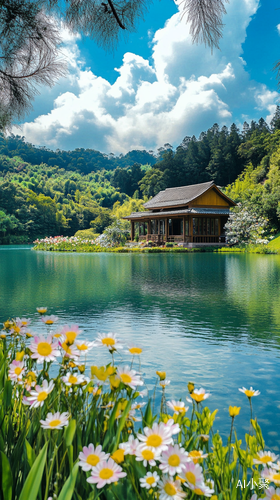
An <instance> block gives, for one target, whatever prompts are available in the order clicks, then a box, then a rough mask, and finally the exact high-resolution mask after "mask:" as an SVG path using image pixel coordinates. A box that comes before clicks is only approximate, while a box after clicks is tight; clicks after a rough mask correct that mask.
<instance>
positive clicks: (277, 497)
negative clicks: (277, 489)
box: [271, 493, 280, 500]
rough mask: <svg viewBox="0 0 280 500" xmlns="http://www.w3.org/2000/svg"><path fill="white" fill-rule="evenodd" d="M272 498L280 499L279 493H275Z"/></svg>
mask: <svg viewBox="0 0 280 500" xmlns="http://www.w3.org/2000/svg"><path fill="white" fill-rule="evenodd" d="M271 500H280V495H277V494H276V493H275V495H273V497H272V498H271Z"/></svg>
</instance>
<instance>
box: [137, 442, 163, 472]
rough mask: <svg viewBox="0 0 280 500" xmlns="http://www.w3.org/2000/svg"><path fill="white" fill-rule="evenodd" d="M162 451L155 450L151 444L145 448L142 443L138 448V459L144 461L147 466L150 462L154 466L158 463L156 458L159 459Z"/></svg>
mask: <svg viewBox="0 0 280 500" xmlns="http://www.w3.org/2000/svg"><path fill="white" fill-rule="evenodd" d="M160 453H161V451H160V450H155V449H154V448H151V447H150V446H149V447H147V446H146V447H145V448H143V446H141V445H140V446H138V448H137V449H136V454H135V456H136V461H137V462H143V465H144V467H147V465H148V464H149V465H151V467H153V466H155V465H156V460H159V456H160Z"/></svg>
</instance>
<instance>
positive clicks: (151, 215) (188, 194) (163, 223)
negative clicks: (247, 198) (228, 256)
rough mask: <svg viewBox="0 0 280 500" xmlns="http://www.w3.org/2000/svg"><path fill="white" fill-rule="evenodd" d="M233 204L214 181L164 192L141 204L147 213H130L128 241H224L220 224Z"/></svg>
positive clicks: (223, 221)
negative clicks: (137, 238) (129, 236)
mask: <svg viewBox="0 0 280 500" xmlns="http://www.w3.org/2000/svg"><path fill="white" fill-rule="evenodd" d="M233 206H235V203H234V201H232V200H231V199H230V198H228V197H227V196H226V195H224V194H223V193H222V191H221V190H220V189H219V188H218V187H217V186H216V185H215V184H214V182H212V181H211V182H204V183H202V184H193V185H191V186H182V187H177V188H169V189H165V191H160V192H159V193H158V194H157V195H156V196H154V198H152V199H151V200H149V201H148V202H147V203H145V204H144V207H145V208H147V209H148V211H147V212H133V213H132V214H130V215H129V216H127V217H124V218H125V219H128V220H130V221H131V240H132V241H133V240H134V238H135V236H136V235H139V239H140V240H147V241H154V242H156V243H163V242H166V241H176V242H182V243H187V244H188V245H189V246H199V245H203V244H208V245H209V243H210V244H219V243H221V242H224V229H223V228H224V225H225V223H226V221H227V219H228V216H229V209H230V207H233Z"/></svg>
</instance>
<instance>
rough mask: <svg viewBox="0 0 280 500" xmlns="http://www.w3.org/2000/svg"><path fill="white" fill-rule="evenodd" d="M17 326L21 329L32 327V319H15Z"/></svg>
mask: <svg viewBox="0 0 280 500" xmlns="http://www.w3.org/2000/svg"><path fill="white" fill-rule="evenodd" d="M15 323H16V326H19V327H20V328H22V327H26V326H28V325H30V323H31V319H30V318H16V319H15Z"/></svg>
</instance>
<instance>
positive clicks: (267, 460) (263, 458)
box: [253, 451, 279, 465]
mask: <svg viewBox="0 0 280 500" xmlns="http://www.w3.org/2000/svg"><path fill="white" fill-rule="evenodd" d="M277 458H279V455H275V454H274V453H272V452H271V451H259V452H258V453H257V455H256V458H254V459H253V462H254V464H265V465H271V464H272V462H276V460H277Z"/></svg>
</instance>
